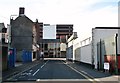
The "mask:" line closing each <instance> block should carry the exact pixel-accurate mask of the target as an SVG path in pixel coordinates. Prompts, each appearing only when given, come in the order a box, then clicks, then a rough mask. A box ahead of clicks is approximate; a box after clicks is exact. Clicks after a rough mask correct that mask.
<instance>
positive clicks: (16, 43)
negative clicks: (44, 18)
mask: <svg viewBox="0 0 120 83" xmlns="http://www.w3.org/2000/svg"><path fill="white" fill-rule="evenodd" d="M10 25H11V48H16V53H17V54H16V55H17V56H16V60H17V61H22V54H23V50H25V51H29V52H31V53H32V54H31V55H32V56H31V57H32V61H33V60H35V59H36V51H37V47H36V46H37V41H36V30H35V29H36V28H35V25H34V22H33V21H32V20H30V19H29V18H28V17H27V16H26V15H25V14H24V8H20V10H19V16H18V17H17V18H16V19H15V20H13V19H11V22H10ZM28 42H29V43H28Z"/></svg>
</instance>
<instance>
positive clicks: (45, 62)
mask: <svg viewBox="0 0 120 83" xmlns="http://www.w3.org/2000/svg"><path fill="white" fill-rule="evenodd" d="M48 61H49V60H48ZM48 61H47V62H45V63H44V64H43V65H42V66H41V69H42V68H43V67H44V66H45V65H46V64H47V63H48Z"/></svg>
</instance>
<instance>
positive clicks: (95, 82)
mask: <svg viewBox="0 0 120 83" xmlns="http://www.w3.org/2000/svg"><path fill="white" fill-rule="evenodd" d="M63 63H64V64H65V65H66V66H68V67H69V68H71V69H72V70H74V71H75V72H77V73H79V74H80V75H82V76H83V77H85V78H86V79H87V80H89V81H91V82H92V83H100V80H98V79H94V77H92V76H87V75H85V74H84V73H81V72H80V71H78V70H76V69H75V68H73V67H71V66H70V65H68V64H66V63H65V62H63Z"/></svg>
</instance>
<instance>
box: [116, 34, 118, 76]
mask: <svg viewBox="0 0 120 83" xmlns="http://www.w3.org/2000/svg"><path fill="white" fill-rule="evenodd" d="M115 44H116V45H115V49H116V52H115V53H116V54H115V73H116V74H118V53H117V52H118V48H117V47H118V46H117V44H118V34H117V33H116V34H115Z"/></svg>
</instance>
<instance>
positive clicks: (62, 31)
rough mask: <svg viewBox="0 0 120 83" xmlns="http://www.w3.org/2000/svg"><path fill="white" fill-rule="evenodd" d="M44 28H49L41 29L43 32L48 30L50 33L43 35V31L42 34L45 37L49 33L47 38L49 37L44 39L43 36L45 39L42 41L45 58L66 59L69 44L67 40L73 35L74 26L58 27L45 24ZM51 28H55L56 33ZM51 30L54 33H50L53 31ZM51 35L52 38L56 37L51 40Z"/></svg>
mask: <svg viewBox="0 0 120 83" xmlns="http://www.w3.org/2000/svg"><path fill="white" fill-rule="evenodd" d="M43 26H48V27H45V28H44V27H43V28H42V29H41V30H44V29H46V28H48V32H45V33H43V31H41V33H43V34H44V35H46V33H47V35H46V36H48V37H46V38H44V37H43V35H42V37H43V38H42V39H41V40H40V48H41V50H42V51H43V52H44V57H50V58H58V57H59V58H65V57H66V43H67V42H66V40H67V39H66V38H69V37H70V36H71V35H72V33H73V25H72V24H57V25H50V24H43ZM49 26H51V27H49ZM51 28H55V31H54V29H51ZM50 29H51V30H52V31H54V32H50V31H51V30H50ZM46 31H47V29H46ZM49 33H50V34H49ZM51 33H52V34H51ZM53 33H54V34H55V35H54V34H53ZM48 34H49V35H48ZM51 35H52V36H53V35H54V37H51V38H50V36H51Z"/></svg>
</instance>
